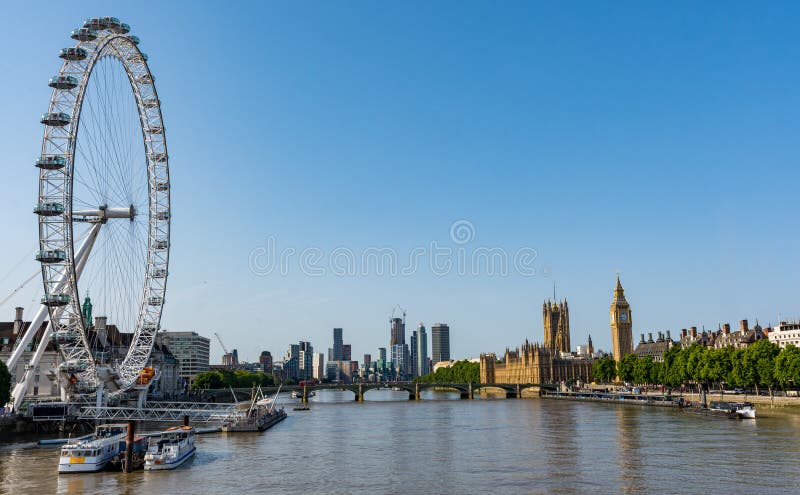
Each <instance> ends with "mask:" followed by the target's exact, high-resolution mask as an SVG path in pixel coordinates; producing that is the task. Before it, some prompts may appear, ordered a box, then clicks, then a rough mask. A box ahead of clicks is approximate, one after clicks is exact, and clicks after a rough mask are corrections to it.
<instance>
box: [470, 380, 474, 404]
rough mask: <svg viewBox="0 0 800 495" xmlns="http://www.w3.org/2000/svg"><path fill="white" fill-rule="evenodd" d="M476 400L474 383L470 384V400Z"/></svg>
mask: <svg viewBox="0 0 800 495" xmlns="http://www.w3.org/2000/svg"><path fill="white" fill-rule="evenodd" d="M474 398H475V390H473V389H472V382H469V400H472V399H474Z"/></svg>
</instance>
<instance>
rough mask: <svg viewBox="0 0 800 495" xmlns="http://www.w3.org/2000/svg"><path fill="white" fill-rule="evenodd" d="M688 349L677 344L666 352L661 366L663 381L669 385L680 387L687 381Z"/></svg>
mask: <svg viewBox="0 0 800 495" xmlns="http://www.w3.org/2000/svg"><path fill="white" fill-rule="evenodd" d="M687 355H688V353H687V352H686V350H684V349H682V348H680V347H678V346H675V347H673V348H671V349H669V350H668V351H667V352H665V353H664V363H663V365H662V367H661V375H662V377H663V378H662V383H663V384H664V385H667V386H669V387H678V386H680V385H683V384H684V383H686V379H687V378H686V356H687Z"/></svg>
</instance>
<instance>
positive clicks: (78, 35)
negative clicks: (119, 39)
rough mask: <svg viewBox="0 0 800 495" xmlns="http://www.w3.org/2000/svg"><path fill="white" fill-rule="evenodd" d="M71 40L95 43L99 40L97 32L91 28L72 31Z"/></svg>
mask: <svg viewBox="0 0 800 495" xmlns="http://www.w3.org/2000/svg"><path fill="white" fill-rule="evenodd" d="M70 38H72V39H74V40H77V41H94V40H96V39H97V31H95V30H94V29H89V28H78V29H75V30H73V31H72V33H71V34H70Z"/></svg>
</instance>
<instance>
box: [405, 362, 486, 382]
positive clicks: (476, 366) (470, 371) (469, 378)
mask: <svg viewBox="0 0 800 495" xmlns="http://www.w3.org/2000/svg"><path fill="white" fill-rule="evenodd" d="M480 379H481V365H480V363H470V362H469V361H466V360H464V361H456V362H455V363H453V365H452V366H449V367H447V368H439V369H438V370H436V372H432V373H428V374H427V375H424V376H418V377H415V378H414V381H415V382H420V383H469V382H472V383H478V382H480Z"/></svg>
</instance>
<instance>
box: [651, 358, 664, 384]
mask: <svg viewBox="0 0 800 495" xmlns="http://www.w3.org/2000/svg"><path fill="white" fill-rule="evenodd" d="M664 369H665V368H664V363H659V362H657V361H653V365H652V366H651V367H650V383H652V384H660V385H663V384H664Z"/></svg>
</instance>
